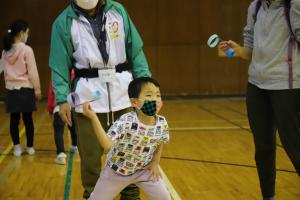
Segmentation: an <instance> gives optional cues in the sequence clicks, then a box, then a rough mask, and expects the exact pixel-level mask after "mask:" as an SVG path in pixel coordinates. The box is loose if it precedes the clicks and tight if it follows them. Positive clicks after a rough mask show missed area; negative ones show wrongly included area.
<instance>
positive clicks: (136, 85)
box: [128, 77, 160, 98]
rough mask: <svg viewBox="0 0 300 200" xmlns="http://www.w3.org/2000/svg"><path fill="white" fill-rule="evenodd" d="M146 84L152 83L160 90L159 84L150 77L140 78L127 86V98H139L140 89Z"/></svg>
mask: <svg viewBox="0 0 300 200" xmlns="http://www.w3.org/2000/svg"><path fill="white" fill-rule="evenodd" d="M147 83H152V84H154V85H155V86H156V87H158V88H160V85H159V83H158V82H157V81H156V80H154V79H153V78H150V77H140V78H136V79H134V80H132V81H131V82H130V84H129V86H128V96H129V98H138V97H139V96H140V93H141V90H142V87H143V86H144V85H146V84H147Z"/></svg>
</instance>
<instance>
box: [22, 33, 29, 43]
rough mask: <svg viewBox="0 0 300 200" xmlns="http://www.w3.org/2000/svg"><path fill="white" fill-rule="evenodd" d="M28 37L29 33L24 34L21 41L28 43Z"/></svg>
mask: <svg viewBox="0 0 300 200" xmlns="http://www.w3.org/2000/svg"><path fill="white" fill-rule="evenodd" d="M27 39H28V34H24V35H23V36H22V37H21V42H23V43H26V42H27Z"/></svg>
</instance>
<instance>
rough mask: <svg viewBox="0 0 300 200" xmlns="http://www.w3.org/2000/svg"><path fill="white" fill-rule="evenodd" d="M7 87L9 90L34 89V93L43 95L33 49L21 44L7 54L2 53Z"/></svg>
mask: <svg viewBox="0 0 300 200" xmlns="http://www.w3.org/2000/svg"><path fill="white" fill-rule="evenodd" d="M1 61H2V65H3V67H4V78H5V86H6V88H7V89H19V88H21V87H29V88H33V89H34V92H35V93H36V94H37V93H41V88H40V79H39V74H38V71H37V66H36V62H35V58H34V54H33V51H32V49H31V47H29V46H27V45H26V44H24V43H22V42H20V43H17V44H16V45H14V46H13V48H12V49H11V50H10V51H8V52H6V51H3V52H2V58H1Z"/></svg>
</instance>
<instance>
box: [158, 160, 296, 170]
mask: <svg viewBox="0 0 300 200" xmlns="http://www.w3.org/2000/svg"><path fill="white" fill-rule="evenodd" d="M161 159H166V160H178V161H188V162H199V163H209V164H217V165H227V166H235V167H245V168H255V169H256V168H257V167H256V166H255V165H245V164H238V163H226V162H218V161H209V160H197V159H189V158H173V157H166V156H162V157H161ZM276 171H281V172H288V173H293V174H294V173H295V174H296V173H297V172H296V171H292V170H288V169H276Z"/></svg>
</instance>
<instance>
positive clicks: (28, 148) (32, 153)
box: [26, 147, 35, 156]
mask: <svg viewBox="0 0 300 200" xmlns="http://www.w3.org/2000/svg"><path fill="white" fill-rule="evenodd" d="M26 152H27V153H28V154H29V155H31V156H32V155H34V154H35V150H34V148H33V147H27V148H26Z"/></svg>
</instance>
